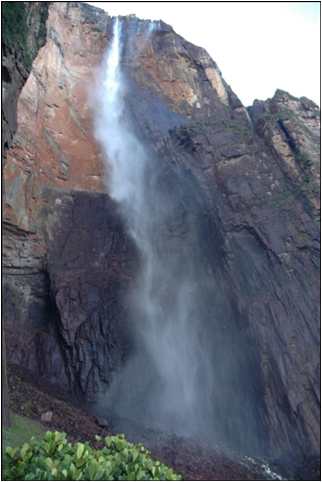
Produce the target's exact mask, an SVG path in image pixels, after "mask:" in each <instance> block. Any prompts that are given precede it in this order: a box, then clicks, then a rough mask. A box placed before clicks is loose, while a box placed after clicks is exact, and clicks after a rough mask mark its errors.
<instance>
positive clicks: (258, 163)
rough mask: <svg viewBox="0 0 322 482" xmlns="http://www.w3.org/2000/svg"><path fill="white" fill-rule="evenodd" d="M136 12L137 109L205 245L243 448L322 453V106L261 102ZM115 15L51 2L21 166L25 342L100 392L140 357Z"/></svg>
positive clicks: (181, 235) (18, 336)
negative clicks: (109, 62) (107, 114)
mask: <svg viewBox="0 0 322 482" xmlns="http://www.w3.org/2000/svg"><path fill="white" fill-rule="evenodd" d="M122 23H123V31H124V37H123V42H124V52H123V55H124V56H123V59H122V68H123V71H124V74H125V75H126V79H127V83H126V85H127V90H126V92H125V103H126V109H127V116H128V119H129V122H131V124H132V126H133V128H134V130H135V133H136V135H137V136H138V138H139V139H140V140H141V142H142V143H144V145H145V146H146V149H147V151H148V152H149V153H151V158H152V157H153V159H155V164H154V165H155V169H156V170H157V176H156V179H157V183H158V186H159V187H160V186H161V187H162V190H163V193H164V198H168V199H169V201H171V207H172V210H171V216H169V218H168V220H167V222H166V223H165V225H164V226H163V232H162V236H163V238H162V239H163V240H166V245H165V248H164V249H167V246H168V247H169V246H170V247H171V250H173V251H174V252H176V253H177V254H178V256H181V257H182V258H180V259H181V261H182V263H184V262H185V258H184V255H185V254H187V253H188V254H189V257H190V258H193V257H194V256H195V255H196V259H198V267H197V269H198V273H200V276H201V275H202V278H203V279H204V280H207V283H206V284H205V289H204V292H203V296H202V298H201V299H200V306H199V307H198V313H199V315H200V319H201V320H202V326H203V343H204V348H205V350H207V353H209V354H210V360H211V364H212V367H213V384H214V388H213V391H212V393H211V401H212V406H213V413H214V415H215V416H214V417H213V420H212V423H213V424H214V427H215V428H216V431H217V433H218V434H220V438H222V439H223V440H226V441H229V442H230V443H231V444H232V445H233V446H235V447H237V448H244V449H245V450H250V451H255V450H257V451H259V452H262V453H272V454H275V455H280V454H285V453H287V452H291V451H293V452H294V453H299V454H301V453H302V454H303V453H305V452H314V453H317V452H318V451H319V444H320V433H319V427H320V423H319V420H320V408H319V407H320V405H319V404H320V400H319V397H320V390H319V377H320V371H319V346H320V340H319V337H320V328H319V319H320V317H319V297H320V286H319V249H320V227H319V221H320V218H319V168H320V166H319V157H318V155H319V146H320V144H319V143H320V140H319V126H320V112H319V109H318V107H317V106H316V105H315V104H314V103H313V102H311V101H309V100H308V99H305V98H301V99H296V98H294V97H292V96H290V95H289V94H287V93H285V92H282V91H277V92H276V94H275V96H274V97H273V98H272V99H270V100H268V101H265V102H260V101H256V102H255V103H254V105H253V106H252V107H250V108H249V109H246V108H245V107H244V106H243V105H242V104H241V102H240V101H239V99H238V98H237V97H236V95H235V94H234V93H233V92H232V90H231V89H230V87H229V86H228V85H227V84H226V82H225V81H224V79H223V77H222V75H221V72H220V70H219V68H218V66H217V65H216V63H215V62H214V61H213V60H212V59H211V58H210V57H209V55H208V54H207V53H206V52H205V51H204V50H203V49H201V48H199V47H196V46H194V45H192V44H190V43H189V42H187V41H185V40H184V39H183V38H181V37H180V36H178V35H177V34H176V33H175V32H174V31H173V29H172V28H171V27H169V26H168V25H166V24H164V23H163V22H160V23H159V24H158V26H157V28H156V29H155V30H154V31H153V32H152V33H151V35H150V36H149V37H148V38H147V37H146V35H144V32H145V29H146V25H147V22H146V21H141V20H138V19H136V18H135V17H126V18H123V19H122ZM112 24H113V21H112V19H111V18H110V17H109V16H108V15H107V14H106V13H105V12H103V11H101V10H99V9H94V8H92V7H90V6H88V5H86V4H78V3H75V2H62V3H53V4H51V5H50V6H49V16H48V21H47V40H46V43H45V45H44V46H43V47H42V48H41V50H40V52H39V53H38V55H37V57H36V59H35V60H34V62H33V64H32V69H31V72H30V75H29V77H28V79H27V81H26V84H25V86H24V88H23V90H22V92H21V95H20V97H19V103H18V129H17V134H16V136H15V138H14V141H13V145H12V147H11V149H10V150H9V151H8V153H7V156H6V166H5V169H4V179H5V212H4V221H5V228H6V231H5V236H4V268H5V270H6V271H5V273H6V274H5V276H6V278H5V289H6V305H5V318H6V327H7V332H8V336H9V356H10V359H11V360H12V361H15V362H16V363H19V364H23V365H24V366H25V367H28V368H29V369H30V370H31V371H32V372H33V373H35V374H37V376H40V377H44V378H46V379H47V380H51V381H53V382H55V383H59V384H60V385H61V386H64V387H65V389H68V390H71V391H72V390H73V391H76V393H77V394H78V395H79V396H81V397H83V398H84V399H87V400H89V401H95V400H96V399H97V398H98V397H99V396H100V395H101V394H102V393H104V391H105V390H106V389H107V388H108V387H109V385H110V383H111V381H112V380H113V378H114V376H115V375H114V374H115V373H116V372H117V370H118V369H119V367H120V366H122V364H123V363H124V361H126V360H128V359H130V357H131V353H132V351H131V350H132V349H133V344H132V340H131V336H129V333H130V331H129V325H128V320H129V311H128V310H129V300H128V298H127V296H126V294H127V293H128V290H129V288H130V286H131V284H133V282H134V281H135V276H136V273H137V269H138V263H139V259H138V256H137V252H136V249H135V247H134V246H133V243H132V241H131V239H130V238H129V236H128V234H127V232H126V230H125V227H124V223H123V221H122V217H121V216H120V212H119V210H118V208H117V206H116V205H115V203H114V202H113V201H112V200H111V199H110V198H109V197H108V196H107V195H106V194H104V182H103V176H104V171H103V163H102V154H101V152H100V149H99V147H98V146H97V143H96V141H95V139H94V135H93V109H92V105H93V97H92V95H91V91H92V89H95V78H96V73H97V71H98V68H99V64H100V62H101V60H102V57H103V54H104V51H105V49H106V47H107V46H108V45H109V43H110V42H111V38H112ZM8 135H9V137H10V134H8ZM108 175H109V173H108V172H107V177H108ZM161 248H162V247H161ZM161 248H160V249H161ZM161 255H165V253H164V252H161Z"/></svg>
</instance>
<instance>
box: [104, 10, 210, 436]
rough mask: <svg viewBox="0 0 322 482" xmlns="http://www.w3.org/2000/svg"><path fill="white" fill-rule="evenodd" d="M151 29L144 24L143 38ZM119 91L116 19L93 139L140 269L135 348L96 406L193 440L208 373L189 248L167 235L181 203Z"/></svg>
mask: <svg viewBox="0 0 322 482" xmlns="http://www.w3.org/2000/svg"><path fill="white" fill-rule="evenodd" d="M152 30H153V29H152V28H151V26H148V28H147V32H146V36H147V37H148V35H150V34H151V31H152ZM125 85H126V83H125V76H124V74H123V72H122V22H121V21H120V20H119V19H116V20H115V21H114V28H113V39H112V42H111V43H110V45H109V47H108V50H107V53H106V56H105V58H104V61H103V63H102V69H101V81H100V88H99V91H98V93H97V94H98V99H99V106H98V110H97V116H96V136H97V139H98V141H99V142H100V144H101V146H102V148H103V152H104V155H105V159H106V164H107V169H106V170H107V173H108V177H107V187H108V192H109V194H110V196H111V197H112V198H114V199H115V200H116V201H117V202H118V203H119V206H120V209H121V212H122V213H123V216H124V221H125V223H126V226H127V229H128V232H129V234H130V236H131V237H132V239H133V240H134V242H135V243H136V246H137V248H138V251H139V254H140V259H141V269H140V272H139V273H138V274H137V279H136V283H135V286H134V288H133V290H132V292H131V293H130V300H131V309H132V317H131V326H132V338H133V344H134V346H135V349H134V350H133V353H132V354H131V357H130V358H129V359H128V360H127V362H126V363H125V365H124V367H123V368H122V369H121V370H120V372H119V373H117V374H116V376H115V377H114V381H113V383H112V384H111V387H110V389H109V391H108V393H107V394H106V398H105V399H104V401H103V402H102V404H103V405H104V406H106V409H107V410H109V411H112V412H113V413H114V414H116V415H118V416H120V417H125V418H129V419H134V420H137V421H141V422H142V423H145V424H146V425H148V426H157V427H159V428H161V429H166V430H173V431H175V432H176V433H183V434H192V433H194V432H196V431H200V430H209V427H210V425H209V416H210V412H211V403H210V398H209V396H208V395H209V393H210V391H211V390H212V386H211V384H212V380H211V375H210V374H211V369H210V366H209V363H210V362H209V360H208V356H207V349H206V346H205V345H204V344H203V341H202V340H203V338H204V337H205V333H203V331H202V324H201V322H200V320H199V318H198V316H199V312H200V307H199V306H198V297H200V291H201V290H203V288H204V287H203V285H202V283H203V281H202V280H201V279H200V277H198V276H197V273H196V264H197V263H198V259H194V256H197V252H196V251H194V248H193V242H192V244H191V243H190V244H189V243H186V245H180V243H179V244H178V241H177V240H176V239H175V237H174V238H173V239H171V236H170V237H169V234H168V233H169V231H171V229H179V230H180V229H182V226H181V227H180V223H181V222H182V220H181V218H180V216H181V213H180V212H179V214H178V209H179V208H178V206H179V204H180V203H178V205H176V204H175V203H173V200H172V198H173V196H176V194H175V191H176V190H177V191H178V192H180V186H178V187H175V189H174V190H172V192H171V195H170V196H168V195H167V193H166V192H163V189H162V187H161V186H160V184H159V182H158V177H157V174H156V173H157V171H158V169H157V163H156V161H155V159H154V158H153V156H151V155H150V154H148V152H147V149H146V148H145V146H144V145H143V144H142V142H141V141H140V140H139V139H138V138H137V136H136V135H135V134H134V129H132V127H131V124H130V121H129V116H128V113H127V107H126V102H125V95H124V92H125ZM185 222H186V220H184V221H183V224H184V223H185ZM178 223H179V226H178ZM188 224H189V223H188ZM184 229H185V228H184ZM166 233H167V234H166ZM193 236H194V235H193V230H192V234H191V233H190V238H193ZM199 304H200V302H199ZM208 342H209V341H208Z"/></svg>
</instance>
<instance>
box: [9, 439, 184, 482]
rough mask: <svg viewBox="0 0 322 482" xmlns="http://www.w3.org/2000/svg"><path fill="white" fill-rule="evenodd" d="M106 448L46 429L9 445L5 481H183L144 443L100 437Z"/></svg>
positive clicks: (99, 440)
mask: <svg viewBox="0 0 322 482" xmlns="http://www.w3.org/2000/svg"><path fill="white" fill-rule="evenodd" d="M97 441H98V442H100V443H101V445H102V448H100V449H94V448H92V447H91V446H90V444H89V443H88V442H86V443H80V442H77V443H70V442H68V440H67V438H66V434H65V433H61V432H46V434H45V435H44V437H43V438H42V439H38V440H36V439H35V438H34V437H33V438H32V439H31V440H30V442H29V443H24V444H23V445H22V446H21V447H18V448H12V447H7V448H6V450H5V456H4V476H5V480H181V476H179V475H177V474H176V473H175V472H174V471H173V470H172V469H170V468H169V467H167V466H166V465H164V464H162V463H161V462H159V461H157V460H154V459H153V458H152V457H151V456H150V452H149V451H148V450H146V449H145V448H144V447H143V445H141V444H132V443H130V442H128V441H127V440H126V439H125V438H124V435H117V436H111V437H105V438H104V439H101V438H100V437H97Z"/></svg>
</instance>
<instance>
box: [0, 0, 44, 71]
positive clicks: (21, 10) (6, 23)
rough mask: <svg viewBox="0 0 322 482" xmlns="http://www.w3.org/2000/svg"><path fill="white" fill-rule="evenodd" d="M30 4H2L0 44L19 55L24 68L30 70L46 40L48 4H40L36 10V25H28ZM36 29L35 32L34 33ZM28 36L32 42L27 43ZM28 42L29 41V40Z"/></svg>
mask: <svg viewBox="0 0 322 482" xmlns="http://www.w3.org/2000/svg"><path fill="white" fill-rule="evenodd" d="M30 4H32V2H2V16H1V27H2V42H3V45H4V47H5V48H6V47H7V48H9V49H10V50H12V51H13V52H15V53H18V55H21V57H22V60H23V62H24V64H25V66H26V67H27V68H28V69H30V68H31V64H32V61H33V59H34V57H35V56H36V54H37V52H38V49H39V48H40V47H41V46H42V45H43V44H44V42H45V39H46V19H47V15H48V2H42V3H41V4H40V6H39V9H38V15H39V22H38V24H37V26H36V25H32V26H30V25H29V24H28V14H29V10H30V8H32V7H31V6H30ZM35 28H36V31H35ZM28 35H29V37H30V35H31V36H32V41H31V42H29V43H28ZM29 40H30V39H29Z"/></svg>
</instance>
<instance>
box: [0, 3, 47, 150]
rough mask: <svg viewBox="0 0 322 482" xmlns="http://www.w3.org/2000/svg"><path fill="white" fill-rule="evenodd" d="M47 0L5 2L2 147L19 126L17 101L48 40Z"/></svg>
mask: <svg viewBox="0 0 322 482" xmlns="http://www.w3.org/2000/svg"><path fill="white" fill-rule="evenodd" d="M47 15H48V2H10V3H9V2H6V3H5V4H4V5H3V10H2V28H3V30H2V32H3V55H2V96H3V97H2V148H3V149H7V148H8V147H9V146H10V145H11V141H12V138H13V135H14V134H15V132H16V128H17V122H16V121H17V100H18V96H19V94H20V91H21V89H22V87H23V85H24V83H25V82H26V80H27V78H28V75H29V73H30V70H31V65H32V61H33V60H34V58H35V57H36V55H37V53H38V50H39V49H40V47H42V46H43V45H44V43H45V40H46V19H47Z"/></svg>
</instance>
